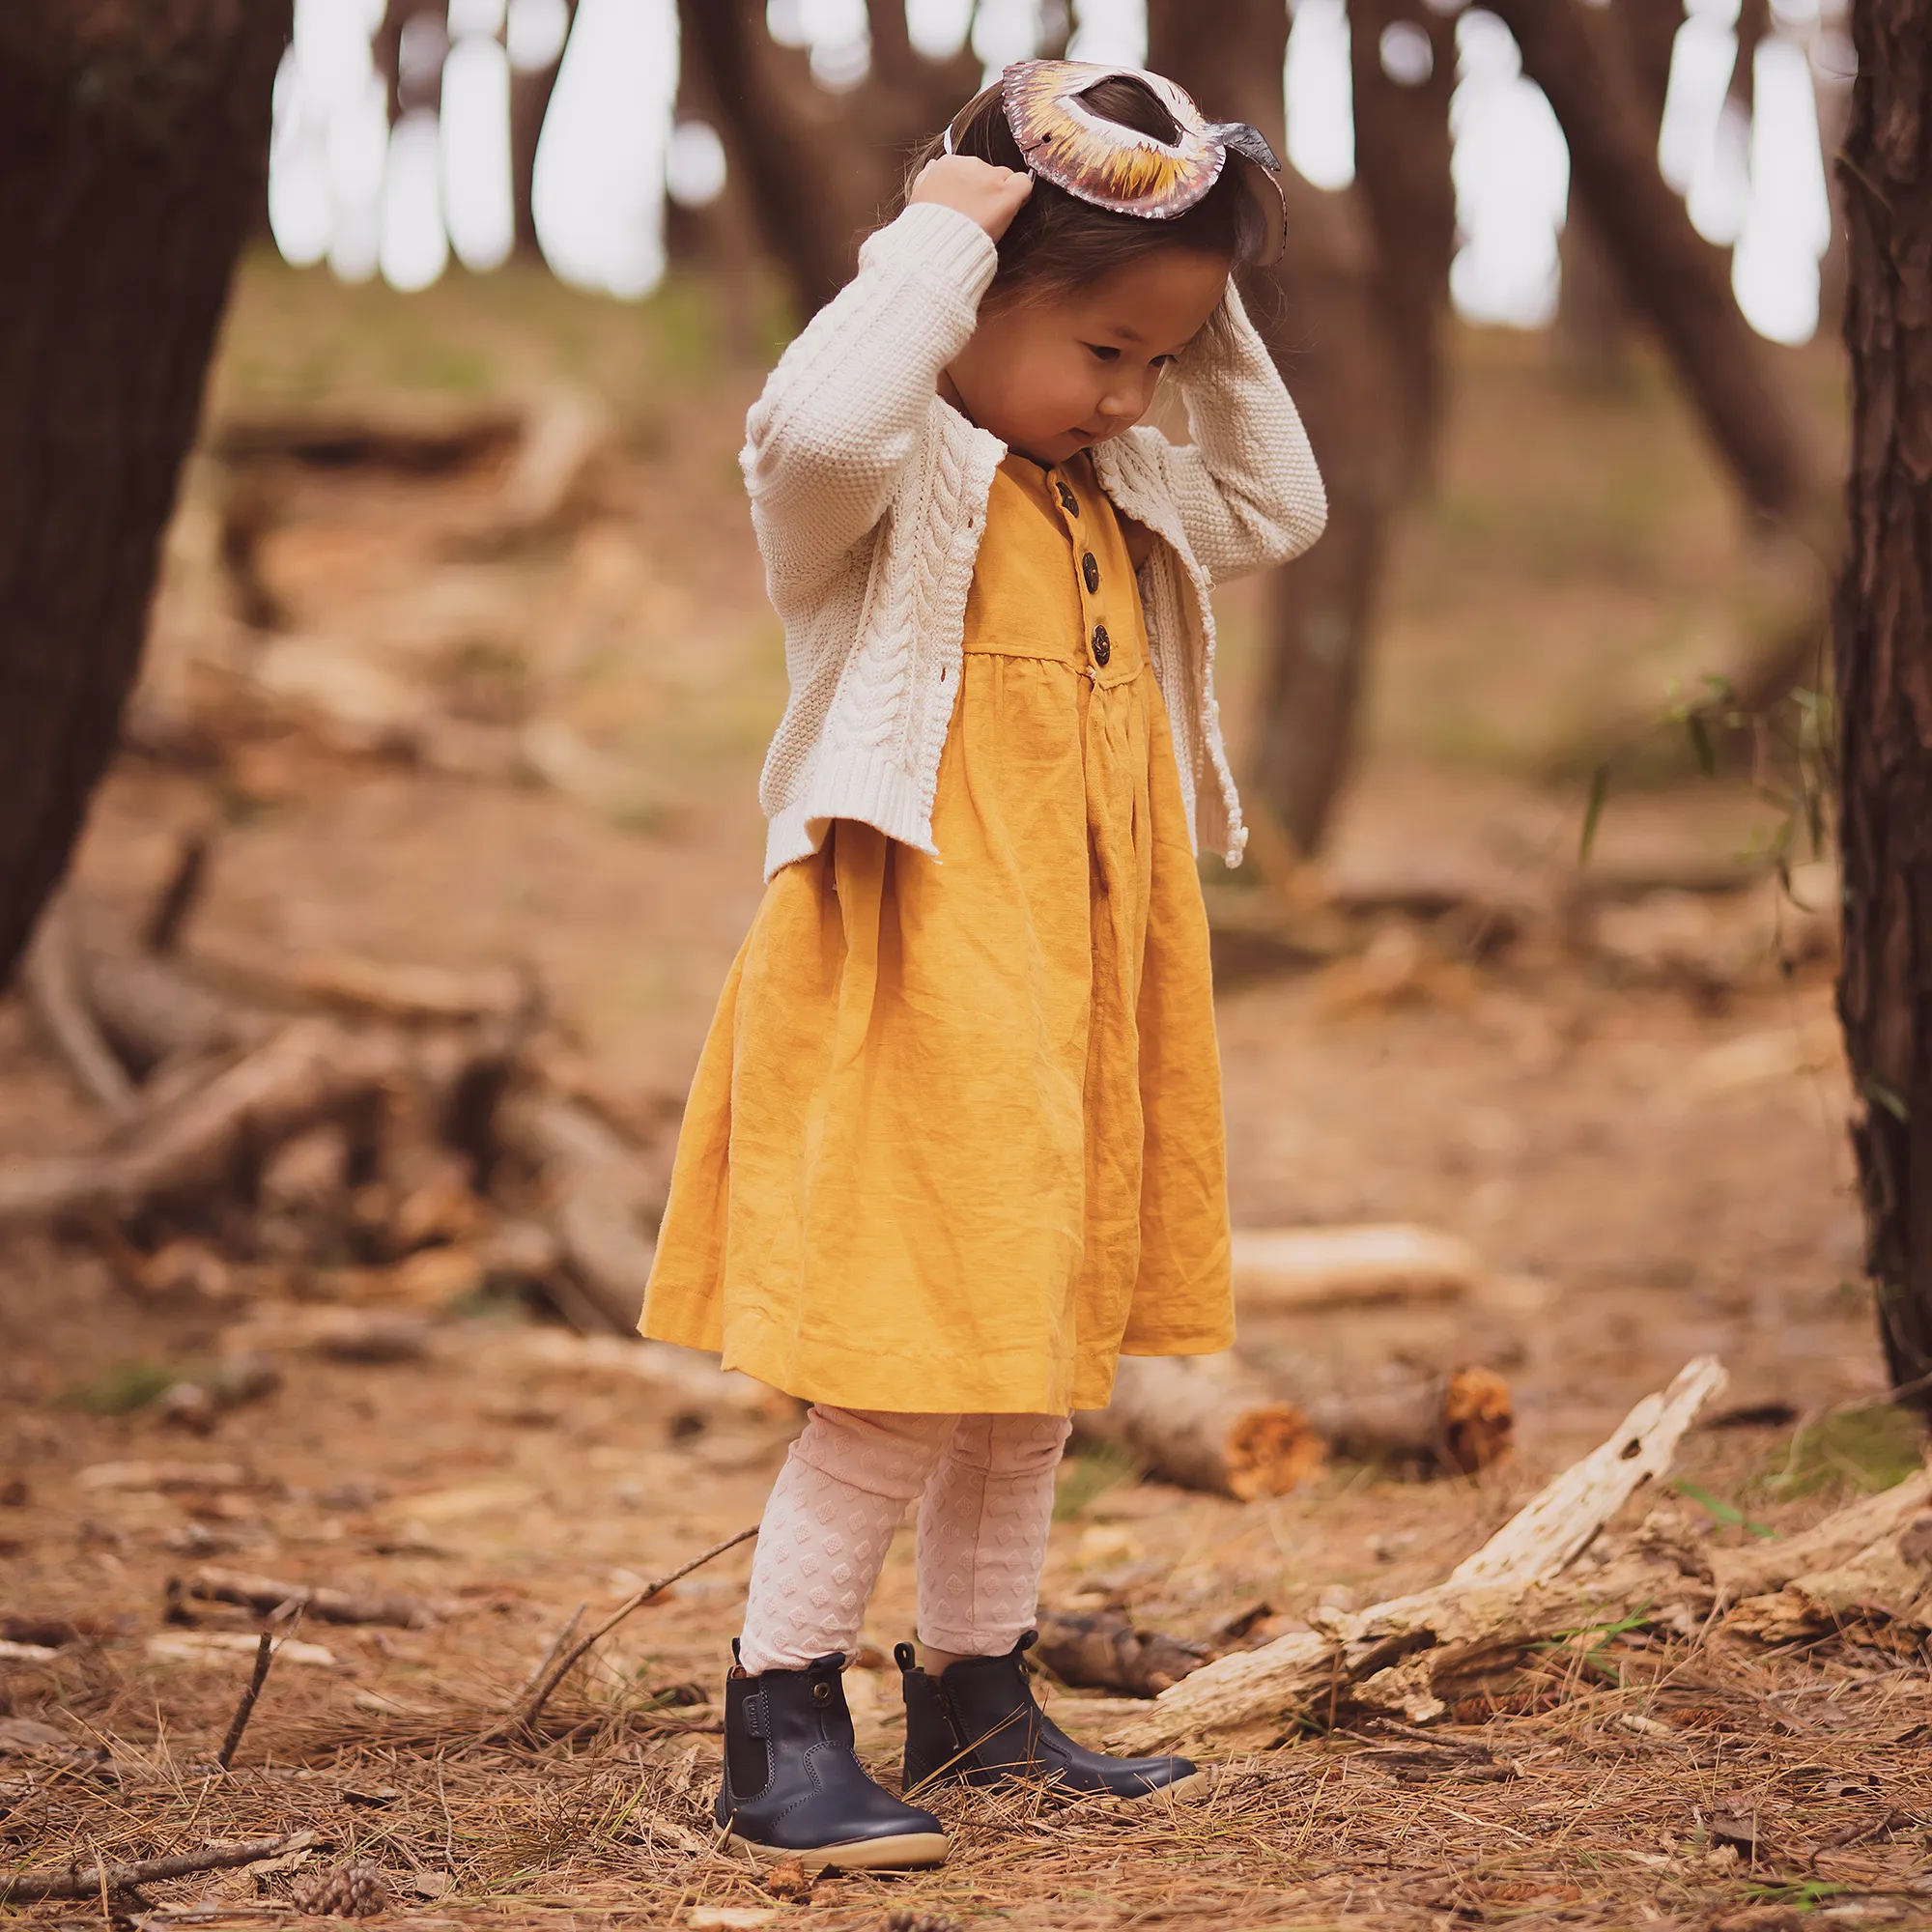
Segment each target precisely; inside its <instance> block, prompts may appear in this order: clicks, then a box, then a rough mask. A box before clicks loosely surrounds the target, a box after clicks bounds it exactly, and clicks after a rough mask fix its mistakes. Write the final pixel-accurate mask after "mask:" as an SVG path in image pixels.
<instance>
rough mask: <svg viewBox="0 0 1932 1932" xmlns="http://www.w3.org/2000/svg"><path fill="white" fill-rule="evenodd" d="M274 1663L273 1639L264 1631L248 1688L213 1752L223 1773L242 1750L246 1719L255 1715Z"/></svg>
mask: <svg viewBox="0 0 1932 1932" xmlns="http://www.w3.org/2000/svg"><path fill="white" fill-rule="evenodd" d="M274 1661H275V1639H274V1637H273V1635H272V1634H271V1633H270V1632H268V1631H264V1632H263V1633H262V1640H261V1642H260V1643H258V1644H257V1645H256V1646H255V1668H254V1670H253V1671H252V1672H250V1674H249V1677H248V1688H247V1689H246V1690H243V1691H242V1693H241V1702H240V1703H239V1704H237V1705H236V1707H235V1716H234V1719H232V1721H231V1722H230V1723H229V1726H228V1735H227V1736H226V1737H225V1738H223V1739H222V1740H221V1748H220V1749H219V1750H218V1751H216V1752H215V1754H214V1761H215V1763H216V1764H218V1765H219V1766H220V1767H221V1768H222V1770H223V1771H226V1770H227V1769H228V1768H229V1767H230V1766H231V1765H232V1764H233V1763H234V1762H235V1753H236V1752H237V1751H238V1750H240V1749H241V1733H242V1732H243V1731H245V1730H246V1729H247V1728H248V1719H250V1718H252V1717H253V1716H254V1715H255V1699H256V1698H257V1697H259V1696H260V1695H261V1694H262V1686H263V1685H264V1684H266V1683H267V1682H268V1681H269V1665H270V1664H271V1663H272V1662H274Z"/></svg>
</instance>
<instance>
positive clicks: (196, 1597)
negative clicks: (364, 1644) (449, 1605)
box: [167, 1568, 437, 1630]
mask: <svg viewBox="0 0 1932 1932" xmlns="http://www.w3.org/2000/svg"><path fill="white" fill-rule="evenodd" d="M167 1604H168V1608H169V1610H170V1612H172V1613H179V1612H180V1611H181V1610H183V1609H185V1608H186V1607H187V1606H189V1605H195V1604H239V1605H241V1607H242V1608H243V1609H249V1610H253V1611H254V1612H255V1613H256V1615H258V1616H264V1617H280V1616H284V1615H289V1614H293V1613H295V1612H298V1611H300V1612H305V1613H306V1614H307V1615H309V1616H312V1617H314V1618H315V1619H316V1620H317V1622H319V1623H325V1624H386V1625H388V1626H389V1627H390V1628H391V1629H394V1630H428V1629H429V1628H430V1627H431V1626H432V1625H433V1624H435V1623H436V1621H437V1617H436V1613H435V1611H434V1610H433V1609H432V1608H431V1606H430V1605H428V1604H425V1603H423V1602H422V1601H421V1600H420V1599H419V1598H416V1597H384V1596H363V1595H360V1594H358V1593H356V1592H355V1591H351V1590H335V1589H330V1588H329V1587H328V1586H327V1585H326V1584H309V1583H284V1582H280V1581H278V1580H277V1579H276V1578H274V1577H251V1576H248V1575H246V1574H244V1573H243V1572H241V1571H239V1570H217V1569H213V1568H203V1569H200V1570H196V1571H193V1572H191V1573H190V1574H189V1575H188V1576H186V1577H169V1578H168V1583H167Z"/></svg>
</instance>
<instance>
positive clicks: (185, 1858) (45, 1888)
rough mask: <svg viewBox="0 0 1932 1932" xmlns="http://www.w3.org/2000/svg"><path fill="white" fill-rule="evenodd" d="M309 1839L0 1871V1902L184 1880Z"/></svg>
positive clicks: (302, 1835)
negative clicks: (85, 1864)
mask: <svg viewBox="0 0 1932 1932" xmlns="http://www.w3.org/2000/svg"><path fill="white" fill-rule="evenodd" d="M314 1842H315V1833H313V1832H291V1833H289V1834H288V1836H287V1837H283V1838H253V1839H249V1840H248V1841H246V1842H245V1843H242V1844H239V1845H212V1846H210V1847H209V1849H208V1850H207V1851H205V1852H178V1853H177V1854H175V1856H174V1857H172V1858H166V1859H136V1860H134V1861H132V1862H131V1863H128V1864H118V1865H110V1864H105V1863H101V1862H99V1861H97V1862H96V1863H94V1864H93V1865H90V1866H88V1867H86V1868H84V1869H83V1868H82V1867H81V1866H79V1865H73V1864H70V1865H63V1866H61V1867H60V1868H59V1869H58V1870H57V1871H49V1872H45V1873H42V1872H12V1873H0V1905H29V1904H32V1903H33V1901H34V1900H36V1899H41V1898H88V1897H92V1896H93V1895H94V1894H96V1893H98V1892H99V1891H100V1890H102V1889H106V1890H107V1891H109V1892H116V1891H128V1890H131V1889H133V1888H134V1887H135V1886H137V1885H158V1884H160V1883H161V1881H162V1880H163V1879H170V1878H186V1877H188V1876H189V1875H190V1874H192V1873H194V1872H205V1871H226V1870H229V1869H231V1868H232V1867H233V1866H236V1865H252V1864H257V1863H259V1862H260V1861H262V1860H264V1859H278V1858H282V1857H284V1856H285V1855H286V1854H288V1853H290V1852H299V1851H302V1850H303V1849H305V1848H306V1847H307V1846H309V1845H312V1844H313V1843H314Z"/></svg>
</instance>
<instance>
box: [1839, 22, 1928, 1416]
mask: <svg viewBox="0 0 1932 1932" xmlns="http://www.w3.org/2000/svg"><path fill="white" fill-rule="evenodd" d="M1852 36H1853V41H1854V43H1855V44H1856V46H1857V48H1858V54H1859V78H1858V83H1857V86H1856V87H1855V88H1854V90H1853V95H1852V113H1851V122H1850V126H1849V127H1848V128H1847V129H1846V134H1845V146H1844V158H1843V161H1842V163H1841V168H1842V173H1843V178H1844V185H1845V204H1846V216H1847V222H1848V227H1849V237H1848V245H1847V271H1848V273H1847V291H1846V301H1845V345H1846V348H1847V350H1848V352H1849V354H1850V360H1851V378H1852V463H1851V474H1850V479H1849V482H1848V484H1847V488H1846V498H1845V511H1846V525H1847V531H1846V551H1845V558H1844V564H1843V569H1842V572H1841V575H1840V577H1839V582H1838V593H1837V608H1836V613H1835V635H1836V670H1837V695H1838V712H1839V734H1840V742H1839V758H1840V785H1841V790H1842V803H1841V811H1842V824H1841V833H1840V836H1841V838H1842V842H1843V866H1844V965H1843V968H1842V971H1841V974H1840V978H1839V981H1838V1010H1839V1013H1840V1015H1841V1016H1842V1018H1843V1020H1844V1025H1845V1038H1846V1047H1847V1051H1848V1054H1849V1057H1850V1061H1851V1065H1852V1070H1853V1076H1854V1079H1855V1081H1856V1083H1857V1085H1858V1088H1859V1090H1860V1092H1861V1094H1862V1096H1863V1100H1864V1112H1863V1116H1862V1118H1861V1120H1860V1121H1858V1122H1856V1124H1855V1125H1854V1127H1853V1134H1852V1138H1853V1143H1854V1146H1855V1147H1856V1149H1857V1151H1858V1163H1859V1176H1860V1182H1861V1188H1862V1192H1863V1196H1864V1208H1865V1234H1866V1252H1865V1264H1866V1268H1867V1271H1868V1273H1869V1274H1870V1276H1871V1279H1872V1281H1873V1283H1874V1286H1875V1287H1876V1290H1877V1293H1878V1299H1879V1328H1880V1333H1881V1336H1882V1337H1883V1340H1884V1344H1885V1350H1886V1358H1887V1361H1888V1363H1889V1367H1890V1370H1891V1377H1892V1381H1893V1383H1894V1385H1895V1386H1896V1387H1897V1388H1898V1390H1899V1392H1900V1396H1901V1399H1902V1400H1904V1401H1907V1402H1910V1403H1911V1404H1912V1405H1913V1406H1915V1407H1916V1408H1918V1410H1919V1412H1920V1413H1921V1414H1923V1415H1926V1416H1927V1417H1932V1383H1928V1381H1927V1377H1928V1376H1932V300H1928V298H1927V290H1928V289H1932V0H1855V4H1854V6H1853V8H1852Z"/></svg>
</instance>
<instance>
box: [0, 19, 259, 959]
mask: <svg viewBox="0 0 1932 1932" xmlns="http://www.w3.org/2000/svg"><path fill="white" fill-rule="evenodd" d="M290 11H291V10H290V6H289V0H148V4H147V5H144V6H142V7H138V8H128V7H125V6H121V5H117V4H112V0H63V4H62V5H59V6H41V7H32V8H13V9H8V10H6V11H5V13H4V14H0V261H5V263H6V264H7V276H8V298H7V301H6V302H5V304H4V305H0V610H4V611H5V612H6V613H7V616H6V623H7V629H6V633H5V643H4V647H3V648H0V775H4V776H0V798H4V800H5V805H6V809H5V810H4V811H0V976H4V975H5V974H7V973H10V972H11V971H12V969H13V966H14V961H15V960H16V959H17V957H18V955H19V952H20V948H21V946H22V944H23V942H24V941H25V939H26V937H27V934H28V933H29V932H30V931H31V930H32V928H33V924H34V921H35V919H36V918H37V917H38V915H39V913H40V910H41V907H42V905H43V902H44V900H45V899H46V897H47V895H48V894H49V892H50V891H51V890H52V888H53V886H54V884H55V882H56V881H57V880H58V879H59V877H60V875H61V872H62V870H63V869H64V868H65V867H66V865H67V862H68V856H69V853H70V852H71V849H72V845H73V841H74V838H75V836H76V834H77V833H78V831H79V828H80V823H81V819H82V817H83V815H84V813H85V811H86V810H87V804H88V800H89V797H90V796H91V794H92V793H93V790H94V787H95V785H96V783H97V782H98V781H99V778H100V776H101V773H102V772H103V770H104V769H105V768H106V764H107V760H108V758H109V756H110V755H111V754H112V753H113V750H114V745H115V741H116V737H117V734H118V732H119V729H120V721H121V707H122V704H123V701H124V700H125V699H126V697H127V696H128V690H129V688H130V687H131V686H132V684H133V681H134V675H135V671H136V668H137V667H138V665H139V661H140V654H141V642H142V637H143V634H144V631H145V627H146V623H147V614H148V603H149V598H150V595H151V593H152V592H153V589H154V583H155V575H156V567H157V564H158V560H159V553H160V541H161V535H162V531H163V529H164V527H165V526H166V524H167V521H168V517H169V514H170V512H171V511H172V509H173V507H174V498H175V486H176V479H177V476H178V474H179V472H180V469H181V464H182V459H183V458H184V456H185V454H186V452H187V449H188V445H189V443H190V441H191V440H192V439H193V436H194V432H195V425H196V421H197V418H198V416H199V413H200V409H201V396H202V384H203V380H204V377H205V374H206V371H207V367H208V361H209V356H210V354H211V353H212V351H213V345H214V336H215V330H216V327H218V325H219V323H220V320H221V313H222V308H223V305H224V303H225V301H226V298H227V294H228V283H229V277H230V275H231V273H232V271H233V269H234V266H235V260H236V256H237V254H238V252H239V250H240V248H241V241H242V239H243V237H244V236H245V235H246V234H247V231H248V226H249V223H250V221H251V219H252V218H253V215H254V213H255V210H256V209H257V207H258V206H259V205H260V202H261V197H262V194H263V191H264V183H265V179H266V175H267V170H268V154H269V106H270V88H271V85H272V83H273V80H274V74H275V68H276V64H277V63H278V62H279V60H280V58H281V53H282V49H283V47H284V46H285V45H286V43H287V42H288V37H289V30H290Z"/></svg>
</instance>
